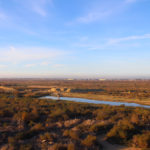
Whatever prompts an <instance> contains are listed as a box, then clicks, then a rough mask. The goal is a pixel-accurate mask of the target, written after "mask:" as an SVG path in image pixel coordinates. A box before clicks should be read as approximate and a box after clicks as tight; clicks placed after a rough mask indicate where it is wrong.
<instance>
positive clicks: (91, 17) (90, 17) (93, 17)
mask: <svg viewBox="0 0 150 150" xmlns="http://www.w3.org/2000/svg"><path fill="white" fill-rule="evenodd" d="M110 14H111V12H109V11H108V12H107V11H106V12H90V13H88V14H87V15H85V16H83V17H79V18H77V22H79V23H90V22H93V21H97V20H100V19H103V18H105V17H107V16H108V15H110Z"/></svg>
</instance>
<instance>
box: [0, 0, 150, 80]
mask: <svg viewBox="0 0 150 150" xmlns="http://www.w3.org/2000/svg"><path fill="white" fill-rule="evenodd" d="M149 8H150V1H149V0H107V1H106V0H0V77H99V78H101V77H150V59H149V57H150V18H149V17H150V9H149Z"/></svg>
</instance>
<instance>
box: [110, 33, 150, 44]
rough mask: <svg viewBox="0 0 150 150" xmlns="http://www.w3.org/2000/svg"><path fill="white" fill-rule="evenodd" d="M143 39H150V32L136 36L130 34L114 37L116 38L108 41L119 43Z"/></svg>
mask: <svg viewBox="0 0 150 150" xmlns="http://www.w3.org/2000/svg"><path fill="white" fill-rule="evenodd" d="M142 39H150V34H144V35H134V36H128V37H123V38H114V39H110V40H109V42H108V43H109V44H117V43H120V42H125V41H131V40H142Z"/></svg>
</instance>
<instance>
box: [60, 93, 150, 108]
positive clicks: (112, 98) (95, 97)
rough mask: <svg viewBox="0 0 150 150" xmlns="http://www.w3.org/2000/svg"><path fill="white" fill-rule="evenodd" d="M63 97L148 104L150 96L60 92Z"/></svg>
mask: <svg viewBox="0 0 150 150" xmlns="http://www.w3.org/2000/svg"><path fill="white" fill-rule="evenodd" d="M62 96H64V97H76V98H87V99H91V100H100V101H111V102H128V103H137V104H141V105H150V98H146V99H138V98H132V99H129V98H127V97H121V96H111V95H96V94H87V93H85V94H83V93H62Z"/></svg>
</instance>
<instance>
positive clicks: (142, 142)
mask: <svg viewBox="0 0 150 150" xmlns="http://www.w3.org/2000/svg"><path fill="white" fill-rule="evenodd" d="M132 145H133V146H135V147H140V148H150V132H146V133H143V134H138V135H135V136H134V137H133V140H132Z"/></svg>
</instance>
